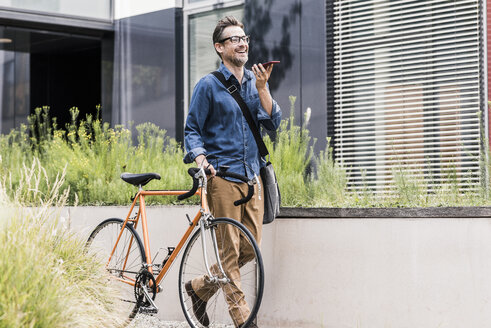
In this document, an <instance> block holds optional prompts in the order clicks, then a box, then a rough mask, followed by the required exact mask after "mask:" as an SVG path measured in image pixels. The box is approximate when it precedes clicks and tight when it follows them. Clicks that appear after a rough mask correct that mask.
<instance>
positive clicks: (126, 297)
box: [85, 218, 145, 320]
mask: <svg viewBox="0 0 491 328" xmlns="http://www.w3.org/2000/svg"><path fill="white" fill-rule="evenodd" d="M123 222H124V221H123V220H122V219H119V218H110V219H107V220H104V221H103V222H101V223H100V224H99V225H98V226H97V227H96V228H95V229H94V230H93V231H92V233H91V234H90V236H89V238H88V239H87V242H86V244H85V247H86V249H87V250H88V251H89V253H92V254H94V255H95V256H96V257H97V258H98V260H100V261H101V262H102V263H103V264H104V265H105V266H106V269H107V271H108V272H109V274H110V275H111V276H113V277H115V278H118V279H120V280H124V281H127V282H130V281H132V282H134V281H135V280H136V276H137V275H138V273H139V271H140V269H141V268H142V266H143V264H144V263H145V248H144V247H143V243H142V241H141V239H140V237H139V236H138V233H137V232H136V230H135V229H134V228H133V225H132V224H131V223H130V224H127V225H126V226H125V229H124V231H123V234H122V235H121V239H120V240H119V243H118V245H117V247H116V249H115V251H114V254H113V256H112V258H111V261H110V262H109V263H107V261H108V259H109V255H110V254H111V252H112V250H113V248H114V245H115V243H116V240H117V238H118V236H119V232H120V231H121V227H122V225H123ZM128 247H130V250H129V252H128ZM126 254H128V255H129V256H128V260H127V261H125V258H126ZM116 286H117V289H118V291H119V293H120V299H121V301H122V302H121V306H123V307H124V310H123V311H126V312H129V315H128V317H129V319H130V320H131V319H133V318H134V317H135V315H136V314H137V313H138V308H139V304H138V302H137V301H136V297H135V292H134V286H132V285H130V284H127V283H125V282H123V281H119V280H118V281H116Z"/></svg>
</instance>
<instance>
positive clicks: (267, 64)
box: [263, 60, 280, 68]
mask: <svg viewBox="0 0 491 328" xmlns="http://www.w3.org/2000/svg"><path fill="white" fill-rule="evenodd" d="M279 62H280V61H279V60H272V61H269V62H267V63H264V64H263V67H264V68H267V67H268V66H269V65H271V64H279Z"/></svg>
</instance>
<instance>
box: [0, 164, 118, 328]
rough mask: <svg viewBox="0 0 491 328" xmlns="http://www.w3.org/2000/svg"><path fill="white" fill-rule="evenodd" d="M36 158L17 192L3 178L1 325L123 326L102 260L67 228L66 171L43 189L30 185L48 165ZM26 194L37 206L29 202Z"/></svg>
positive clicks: (41, 177)
mask: <svg viewBox="0 0 491 328" xmlns="http://www.w3.org/2000/svg"><path fill="white" fill-rule="evenodd" d="M33 163H34V164H33V166H32V167H30V168H25V170H24V171H23V173H22V175H23V179H22V183H21V185H20V186H19V189H17V190H16V191H15V193H14V194H15V197H13V198H12V197H10V196H8V195H7V192H6V188H5V185H4V184H3V183H0V208H1V211H0V244H1V245H2V251H1V252H0V272H1V275H0V277H1V278H0V327H39V328H44V327H46V328H48V327H49V328H56V327H60V328H61V327H121V326H122V325H123V324H124V320H122V319H121V318H124V316H123V315H121V314H120V313H118V310H117V309H118V306H117V302H119V298H118V295H117V293H116V291H115V289H113V287H112V285H111V284H112V283H111V282H110V280H109V279H108V277H107V275H106V272H105V270H104V269H103V266H102V265H101V264H100V263H99V262H97V261H96V260H95V259H94V258H92V257H89V256H88V255H87V254H85V252H84V247H83V244H84V243H83V241H81V240H79V239H77V238H76V237H75V236H73V235H72V234H71V233H69V232H68V230H67V229H66V228H64V222H63V220H62V218H61V217H60V208H61V206H63V205H64V204H65V202H66V199H67V196H68V190H67V189H63V188H62V187H61V186H62V185H63V178H64V172H63V171H62V172H60V175H59V176H58V178H57V179H54V180H52V181H51V183H49V182H48V185H47V187H48V188H47V190H49V192H48V193H43V192H41V191H40V190H33V189H32V188H33V187H35V186H36V185H38V183H40V181H42V180H44V178H45V176H46V171H45V170H44V168H42V167H41V166H40V162H39V160H37V159H36V160H34V162H33ZM26 195H28V196H29V197H30V198H29V203H30V204H31V203H35V204H37V206H36V207H26V206H25V205H26V204H25V203H24V202H23V198H24V197H25V196H26Z"/></svg>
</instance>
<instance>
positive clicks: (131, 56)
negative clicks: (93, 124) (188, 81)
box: [112, 8, 181, 137]
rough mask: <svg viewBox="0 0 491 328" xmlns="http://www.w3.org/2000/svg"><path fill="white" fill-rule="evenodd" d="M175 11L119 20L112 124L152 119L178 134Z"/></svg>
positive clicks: (170, 131)
mask: <svg viewBox="0 0 491 328" xmlns="http://www.w3.org/2000/svg"><path fill="white" fill-rule="evenodd" d="M176 10H177V9H175V8H172V9H167V10H162V11H158V12H152V13H148V14H143V15H138V16H133V17H129V18H124V19H121V20H119V21H117V22H116V26H115V27H116V28H115V46H114V50H115V54H114V97H113V115H112V123H113V124H119V123H122V124H127V123H128V122H133V123H134V124H140V123H143V122H152V123H154V124H156V125H158V126H160V127H161V128H164V129H166V130H167V132H168V135H169V136H171V137H176V92H177V89H176V40H175V25H176V23H175V17H176ZM179 87H181V86H179Z"/></svg>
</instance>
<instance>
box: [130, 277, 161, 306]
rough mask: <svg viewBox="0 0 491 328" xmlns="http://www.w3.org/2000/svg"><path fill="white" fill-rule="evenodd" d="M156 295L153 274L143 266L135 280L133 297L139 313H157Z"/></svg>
mask: <svg viewBox="0 0 491 328" xmlns="http://www.w3.org/2000/svg"><path fill="white" fill-rule="evenodd" d="M156 295H157V282H156V281H155V278H154V276H153V274H151V273H150V271H148V270H147V269H145V268H143V269H141V270H140V272H138V275H137V276H136V281H135V298H136V305H137V306H138V311H139V312H140V313H153V314H155V313H157V312H158V311H159V309H158V308H157V305H155V302H154V300H155V296H156Z"/></svg>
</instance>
